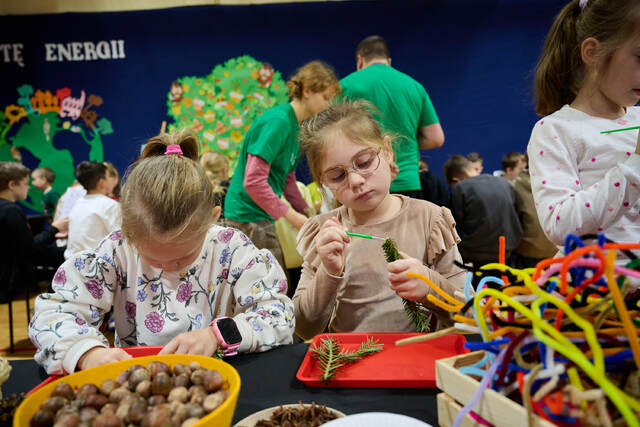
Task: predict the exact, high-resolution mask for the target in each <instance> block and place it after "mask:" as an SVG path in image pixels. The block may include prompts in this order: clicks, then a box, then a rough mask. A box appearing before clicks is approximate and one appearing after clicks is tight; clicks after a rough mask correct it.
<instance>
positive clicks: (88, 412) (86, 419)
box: [78, 406, 99, 423]
mask: <svg viewBox="0 0 640 427" xmlns="http://www.w3.org/2000/svg"><path fill="white" fill-rule="evenodd" d="M98 414H99V412H98V411H97V410H95V409H94V408H91V407H89V406H87V407H86V408H82V409H80V412H78V416H79V417H80V421H82V422H83V423H91V421H92V420H93V419H94V418H95V417H97V416H98Z"/></svg>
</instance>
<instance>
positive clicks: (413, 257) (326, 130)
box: [293, 101, 465, 339]
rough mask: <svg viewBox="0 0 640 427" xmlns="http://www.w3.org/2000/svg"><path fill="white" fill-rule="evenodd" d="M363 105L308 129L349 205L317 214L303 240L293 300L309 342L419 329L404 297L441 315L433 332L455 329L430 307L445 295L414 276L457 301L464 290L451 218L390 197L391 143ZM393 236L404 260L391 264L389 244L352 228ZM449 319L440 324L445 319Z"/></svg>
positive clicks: (321, 169)
mask: <svg viewBox="0 0 640 427" xmlns="http://www.w3.org/2000/svg"><path fill="white" fill-rule="evenodd" d="M371 108H372V106H371V104H368V103H366V102H363V101H358V102H345V103H341V104H337V105H333V106H331V107H330V108H328V109H327V110H325V111H323V112H321V113H319V114H317V115H315V116H313V117H311V118H310V119H309V120H307V121H305V122H304V123H303V124H302V126H301V137H300V139H301V141H302V144H303V147H304V149H305V151H306V153H307V158H308V161H309V168H310V169H311V173H312V175H313V178H314V180H315V181H316V182H317V183H318V184H324V185H325V186H327V187H329V189H330V190H331V192H332V193H333V195H334V196H335V197H336V199H337V200H338V201H339V202H340V203H341V204H342V206H341V207H340V208H338V209H335V210H333V211H330V212H327V213H325V214H321V215H318V216H315V217H313V218H310V219H309V220H307V222H306V223H305V224H304V226H303V227H302V229H301V230H300V233H299V234H298V251H299V252H300V254H301V255H302V256H303V258H304V263H303V265H302V275H301V278H300V283H299V284H298V288H297V291H296V293H295V296H294V298H293V301H294V306H295V315H296V333H297V334H298V335H299V336H301V337H303V338H305V339H307V338H311V337H313V336H314V335H315V334H318V333H321V332H324V331H327V330H328V331H329V332H412V331H415V326H414V325H413V324H412V323H411V321H410V320H409V319H408V318H407V316H406V314H405V312H404V309H403V305H402V298H405V299H408V300H412V301H417V302H419V303H422V304H424V305H425V306H426V307H427V308H429V309H431V311H432V313H435V314H436V316H434V317H432V320H433V322H432V326H434V328H432V330H435V329H436V328H437V327H440V325H443V323H444V324H446V323H450V320H449V316H448V314H446V313H444V312H442V311H440V310H439V309H438V308H437V307H435V306H433V305H432V304H431V303H429V302H428V301H427V295H428V294H433V295H435V292H433V290H432V289H431V288H430V287H428V286H427V284H426V283H424V282H422V281H421V280H419V279H414V278H408V277H406V275H405V273H407V272H414V273H420V274H422V275H424V276H427V277H428V278H430V279H431V280H432V281H433V282H435V284H437V285H438V286H439V287H440V288H441V289H443V290H444V291H445V292H447V293H449V294H451V295H453V294H454V292H455V291H456V290H462V288H463V287H464V279H465V272H464V271H463V270H462V269H460V268H459V267H457V266H456V265H455V264H454V261H461V258H460V254H459V252H458V248H457V246H456V244H457V243H458V242H459V241H460V238H459V237H458V235H457V234H456V231H455V223H454V220H453V217H452V216H451V212H449V210H448V209H446V208H444V207H439V206H436V205H434V204H432V203H429V202H426V201H423V200H418V199H412V198H409V197H406V196H401V195H393V194H390V193H389V186H390V184H391V180H392V164H393V151H392V149H391V137H390V136H389V135H385V134H384V133H382V131H381V129H380V127H379V125H378V123H377V122H376V121H375V120H374V119H373V118H372V116H371V114H370V111H371ZM346 231H350V232H354V233H360V234H366V235H373V236H380V237H385V238H386V237H392V238H393V239H394V240H395V241H396V242H397V244H398V248H399V249H400V251H401V252H402V254H403V259H400V260H398V261H394V262H392V263H389V264H387V262H386V260H385V256H384V252H383V250H382V247H381V242H380V241H378V240H368V239H362V238H357V237H350V236H348V235H347V234H346V233H345V232H346ZM436 318H437V320H439V321H440V322H436V320H435V319H436Z"/></svg>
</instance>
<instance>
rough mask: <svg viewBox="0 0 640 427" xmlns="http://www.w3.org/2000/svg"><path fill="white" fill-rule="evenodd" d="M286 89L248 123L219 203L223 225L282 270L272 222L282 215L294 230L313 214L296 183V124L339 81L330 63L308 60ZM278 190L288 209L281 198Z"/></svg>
mask: <svg viewBox="0 0 640 427" xmlns="http://www.w3.org/2000/svg"><path fill="white" fill-rule="evenodd" d="M287 87H288V88H289V97H290V98H291V102H289V103H288V104H283V105H278V106H276V107H273V108H271V109H269V110H267V111H265V112H264V113H263V114H262V115H260V116H258V117H257V118H256V119H255V120H254V121H253V123H252V124H251V128H250V129H249V132H247V135H246V136H245V139H244V143H243V146H242V152H241V154H240V156H239V158H238V165H237V166H236V169H235V172H234V174H233V178H232V179H231V183H230V185H229V189H228V191H227V196H226V198H225V203H224V216H225V219H226V224H227V225H228V226H230V227H235V228H238V229H240V230H242V231H243V232H244V233H245V234H246V235H247V236H248V237H249V238H250V239H251V241H252V242H253V243H254V244H255V245H256V246H257V247H258V248H260V249H262V248H265V249H269V250H270V251H271V253H272V254H273V255H274V257H275V258H276V260H277V261H278V263H279V264H280V265H281V266H282V267H283V269H284V260H283V255H282V249H281V247H280V243H279V242H278V238H277V236H276V231H275V220H277V219H278V218H280V217H284V218H286V219H287V220H288V221H289V222H290V223H291V224H292V225H293V226H294V227H296V228H297V229H298V230H299V229H300V228H301V227H302V225H303V224H304V222H305V220H306V219H307V217H308V216H310V215H311V214H312V212H313V211H312V210H311V208H310V207H309V206H308V205H307V203H306V202H305V201H304V199H303V198H302V195H301V194H300V192H299V191H298V188H297V186H296V175H295V170H296V167H297V166H298V162H299V160H300V141H299V140H298V130H299V125H300V123H301V122H302V121H303V120H305V119H307V118H309V117H311V116H312V115H314V114H317V113H319V112H320V111H322V110H324V109H326V108H327V107H328V106H329V103H330V101H331V99H332V98H333V97H335V96H336V95H338V94H339V93H340V83H339V82H338V79H337V78H336V76H335V74H334V72H333V70H332V69H331V67H329V66H328V65H327V64H325V63H324V62H321V61H312V62H309V63H308V64H306V65H304V66H302V67H301V68H300V69H299V70H298V71H297V72H296V74H295V75H294V76H293V77H292V78H291V79H290V80H289V81H288V82H287ZM283 194H284V196H285V198H286V199H287V200H288V201H289V202H290V203H291V207H289V206H288V205H287V204H286V203H284V202H283V201H282V200H280V196H282V195H283Z"/></svg>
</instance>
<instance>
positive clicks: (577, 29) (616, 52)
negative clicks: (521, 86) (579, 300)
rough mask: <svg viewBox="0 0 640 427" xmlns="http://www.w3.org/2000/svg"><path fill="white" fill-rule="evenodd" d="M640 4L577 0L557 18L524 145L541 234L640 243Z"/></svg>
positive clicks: (542, 62) (557, 240)
mask: <svg viewBox="0 0 640 427" xmlns="http://www.w3.org/2000/svg"><path fill="white" fill-rule="evenodd" d="M638 52H640V2H638V1H637V0H589V1H588V2H587V1H578V0H574V1H572V2H570V3H569V4H567V5H566V6H565V7H564V8H563V9H562V10H561V11H560V13H559V14H558V16H557V17H556V19H555V22H554V23H553V25H552V27H551V30H550V31H549V35H548V36H547V40H546V41H545V44H544V48H543V50H542V54H541V56H540V60H539V62H538V66H537V70H536V76H535V87H536V96H537V108H536V112H537V113H538V114H539V115H541V116H546V117H544V118H543V119H542V120H540V121H538V123H536V125H535V126H534V128H533V131H532V132H531V139H530V140H529V147H528V153H529V165H530V173H531V185H532V188H533V197H534V199H535V202H536V209H537V212H538V217H539V219H540V223H541V224H542V229H543V230H544V232H545V233H546V234H547V236H548V237H549V239H550V240H551V241H552V242H553V243H555V244H556V245H558V246H560V247H562V246H563V245H564V239H565V236H566V235H567V234H568V233H575V234H578V235H583V234H595V233H600V232H604V233H605V235H606V236H607V237H608V238H609V239H612V240H614V241H616V242H638V241H640V215H639V212H640V200H639V199H640V135H639V134H638V131H637V130H633V131H624V132H616V133H610V134H601V133H600V132H602V131H607V130H612V129H620V128H625V127H629V126H633V125H638V124H640V108H638V107H635V106H634V105H635V104H636V103H638V101H639V100H640V62H639V60H638Z"/></svg>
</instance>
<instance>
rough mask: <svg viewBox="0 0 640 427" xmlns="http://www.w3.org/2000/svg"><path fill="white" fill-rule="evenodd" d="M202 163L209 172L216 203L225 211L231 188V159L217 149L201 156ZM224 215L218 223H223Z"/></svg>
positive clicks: (205, 170)
mask: <svg viewBox="0 0 640 427" xmlns="http://www.w3.org/2000/svg"><path fill="white" fill-rule="evenodd" d="M200 165H201V166H202V168H203V169H204V173H205V174H207V178H209V182H211V186H212V187H213V198H214V201H215V203H216V205H219V206H220V207H221V208H222V211H221V212H224V198H225V196H226V195H227V189H228V188H229V161H228V160H227V157H226V156H225V155H224V154H222V153H219V152H217V151H207V152H206V153H204V154H203V155H202V157H200ZM223 219H224V216H222V215H221V216H220V218H218V223H219V224H222V223H223Z"/></svg>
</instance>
